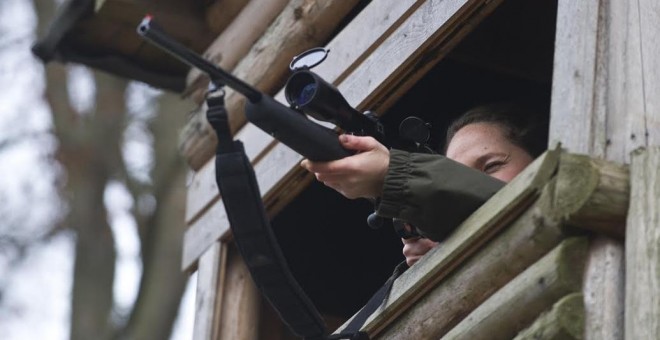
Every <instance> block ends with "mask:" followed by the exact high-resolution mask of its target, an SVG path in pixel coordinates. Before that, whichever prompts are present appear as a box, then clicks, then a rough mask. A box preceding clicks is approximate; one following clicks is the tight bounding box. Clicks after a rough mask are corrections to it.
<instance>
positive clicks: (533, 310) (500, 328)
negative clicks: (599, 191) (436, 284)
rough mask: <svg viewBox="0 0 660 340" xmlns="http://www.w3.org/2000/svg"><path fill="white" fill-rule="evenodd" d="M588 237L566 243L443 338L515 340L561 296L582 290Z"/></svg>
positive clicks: (498, 292) (522, 274) (495, 295)
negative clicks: (513, 339)
mask: <svg viewBox="0 0 660 340" xmlns="http://www.w3.org/2000/svg"><path fill="white" fill-rule="evenodd" d="M588 244H589V243H588V241H587V239H586V238H571V239H567V240H564V241H563V242H562V243H561V244H559V245H558V246H557V247H556V248H555V249H553V250H552V251H551V252H550V253H548V254H547V255H545V256H544V257H543V258H542V259H540V260H539V261H538V262H536V263H534V264H533V265H532V266H531V267H529V268H527V269H526V270H525V271H524V272H522V273H521V274H520V275H518V276H517V277H516V278H515V279H513V280H512V281H511V282H509V283H507V285H506V286H504V287H502V288H501V289H500V290H498V291H497V292H496V293H495V294H493V295H492V296H491V297H490V298H488V300H486V301H485V302H484V303H482V304H481V305H480V306H479V307H477V309H475V310H474V311H473V312H472V313H470V315H468V316H467V317H466V318H465V319H463V321H461V322H460V323H459V324H458V325H456V327H454V328H452V330H451V331H449V332H448V333H447V334H446V335H445V336H443V337H442V339H470V340H496V339H502V340H506V339H512V338H513V337H515V335H516V334H518V332H519V331H520V330H522V329H524V328H525V327H527V326H529V325H530V324H531V323H532V322H533V321H534V320H535V319H536V317H537V316H539V315H540V314H541V313H542V312H543V311H545V310H546V309H549V308H550V307H551V306H552V305H553V304H554V303H555V302H557V301H558V300H559V299H561V298H562V297H564V296H566V295H568V294H571V293H575V292H579V291H580V290H581V289H582V275H583V272H584V264H585V259H586V255H587V251H588Z"/></svg>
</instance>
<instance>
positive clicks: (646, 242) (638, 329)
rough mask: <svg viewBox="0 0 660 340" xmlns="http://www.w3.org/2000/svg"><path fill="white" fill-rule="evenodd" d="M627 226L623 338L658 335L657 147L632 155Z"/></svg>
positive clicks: (659, 235) (659, 161) (659, 171)
mask: <svg viewBox="0 0 660 340" xmlns="http://www.w3.org/2000/svg"><path fill="white" fill-rule="evenodd" d="M630 170H631V173H630V180H631V197H630V198H631V199H630V209H629V211H628V222H627V229H626V295H625V296H626V315H625V326H626V328H625V335H626V339H660V147H654V148H650V149H648V150H645V149H641V150H638V151H635V152H634V153H633V155H632V164H631V169H630Z"/></svg>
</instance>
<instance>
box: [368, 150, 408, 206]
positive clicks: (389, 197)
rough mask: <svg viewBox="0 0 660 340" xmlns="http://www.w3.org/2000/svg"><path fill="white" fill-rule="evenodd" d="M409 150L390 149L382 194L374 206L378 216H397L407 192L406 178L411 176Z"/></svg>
mask: <svg viewBox="0 0 660 340" xmlns="http://www.w3.org/2000/svg"><path fill="white" fill-rule="evenodd" d="M410 157H411V154H410V153H409V152H405V151H401V150H396V149H391V150H390V165H389V168H388V170H387V174H386V175H385V182H384V184H383V195H382V196H381V198H380V204H379V205H378V207H376V213H377V214H378V216H381V217H387V218H395V217H398V216H399V214H400V212H401V209H402V208H403V203H404V202H406V200H405V199H404V197H405V196H406V195H407V193H408V191H409V190H408V180H409V179H410V176H411V169H410V161H411V160H410Z"/></svg>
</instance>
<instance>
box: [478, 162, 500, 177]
mask: <svg viewBox="0 0 660 340" xmlns="http://www.w3.org/2000/svg"><path fill="white" fill-rule="evenodd" d="M503 165H504V162H502V161H494V162H489V163H486V165H484V170H483V172H485V173H487V174H492V173H494V172H496V171H498V170H500V169H501V168H502V166H503Z"/></svg>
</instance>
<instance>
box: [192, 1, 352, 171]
mask: <svg viewBox="0 0 660 340" xmlns="http://www.w3.org/2000/svg"><path fill="white" fill-rule="evenodd" d="M357 1H358V0H344V1H332V0H291V2H290V3H289V4H288V5H287V6H286V7H285V8H284V10H283V11H282V12H281V13H280V15H279V16H278V17H277V19H275V21H274V22H273V24H272V25H271V26H270V27H269V28H268V30H267V31H266V32H265V33H264V35H262V36H261V38H260V39H259V40H257V41H256V42H255V43H254V45H253V46H252V48H251V50H250V52H249V53H248V54H247V55H245V57H243V58H242V59H241V60H240V62H239V64H238V65H237V66H236V68H235V69H234V70H233V72H232V73H233V74H234V75H235V76H236V77H238V78H240V79H243V80H244V81H245V82H247V83H249V84H252V85H253V86H254V87H255V88H257V89H259V90H261V91H263V92H266V93H274V92H276V90H277V89H278V88H279V87H280V86H281V85H282V83H283V82H284V81H285V80H286V77H287V73H288V72H289V70H288V64H289V63H290V61H291V59H292V58H293V56H295V55H296V54H298V53H300V52H301V51H304V50H306V49H309V48H311V47H316V46H317V45H319V44H321V43H322V42H323V41H325V40H326V39H328V36H329V35H330V34H331V33H332V31H333V30H334V28H335V27H336V26H337V25H338V24H339V23H340V21H341V19H342V18H344V17H345V16H346V14H348V12H349V11H350V10H351V9H352V8H353V7H354V6H355V4H356V3H357ZM226 106H227V111H228V112H229V116H230V117H229V122H230V125H231V129H232V131H237V130H238V129H239V128H240V127H242V126H243V125H245V115H244V112H243V109H244V106H245V98H244V97H243V96H242V95H240V94H238V93H236V92H234V91H233V90H230V89H228V90H227V98H226ZM188 127H191V128H187V129H185V130H184V133H183V138H182V143H181V150H182V152H183V154H184V156H185V158H186V159H187V160H188V163H189V164H190V166H191V167H192V168H193V169H199V167H200V166H202V165H203V164H204V163H206V161H207V160H208V159H209V158H211V156H212V155H213V152H214V148H215V144H216V143H215V135H214V134H212V133H208V130H210V127H209V126H208V124H207V123H206V120H205V119H204V117H199V116H195V117H193V118H192V120H191V122H190V123H189V124H188ZM198 128H201V129H202V130H201V131H200V130H197V129H198ZM198 136H200V137H202V139H199V138H197V137H198ZM209 137H210V138H211V139H210V140H209V139H206V138H209Z"/></svg>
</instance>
